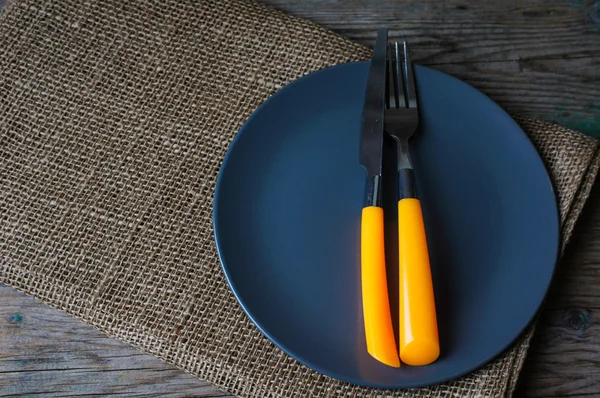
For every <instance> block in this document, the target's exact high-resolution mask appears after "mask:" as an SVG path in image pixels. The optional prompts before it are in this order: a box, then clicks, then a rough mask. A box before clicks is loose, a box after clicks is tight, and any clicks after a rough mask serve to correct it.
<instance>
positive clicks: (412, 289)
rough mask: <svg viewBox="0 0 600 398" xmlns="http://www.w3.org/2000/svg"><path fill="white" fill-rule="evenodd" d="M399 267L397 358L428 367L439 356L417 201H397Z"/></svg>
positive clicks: (422, 231)
mask: <svg viewBox="0 0 600 398" xmlns="http://www.w3.org/2000/svg"><path fill="white" fill-rule="evenodd" d="M398 240H399V242H398V243H399V244H398V249H399V257H398V263H399V266H400V284H399V289H400V359H401V360H402V362H404V363H406V364H408V365H412V366H422V365H428V364H430V363H432V362H434V361H435V360H436V359H437V358H438V356H439V355H440V344H439V337H438V327H437V316H436V309H435V298H434V294H433V283H432V280H431V267H430V264H429V253H428V249H427V239H426V236H425V226H424V223H423V213H422V210H421V202H420V201H419V200H418V199H416V198H406V199H401V200H400V201H399V202H398Z"/></svg>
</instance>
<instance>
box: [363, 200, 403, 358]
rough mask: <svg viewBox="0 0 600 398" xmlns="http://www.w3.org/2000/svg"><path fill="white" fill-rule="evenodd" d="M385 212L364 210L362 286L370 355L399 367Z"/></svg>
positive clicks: (372, 209)
mask: <svg viewBox="0 0 600 398" xmlns="http://www.w3.org/2000/svg"><path fill="white" fill-rule="evenodd" d="M383 231H384V230H383V209H382V208H381V207H378V206H368V207H365V208H363V210H362V225H361V282H362V300H363V318H364V324H365V337H366V341H367V351H368V352H369V354H370V355H371V356H372V357H373V358H375V359H377V360H378V361H380V362H382V363H384V364H386V365H389V366H393V367H396V368H397V367H399V366H400V359H399V358H398V351H397V349H396V340H395V336H394V329H393V326H392V317H391V313H390V302H389V297H388V286H387V276H386V268H385V252H384V240H383Z"/></svg>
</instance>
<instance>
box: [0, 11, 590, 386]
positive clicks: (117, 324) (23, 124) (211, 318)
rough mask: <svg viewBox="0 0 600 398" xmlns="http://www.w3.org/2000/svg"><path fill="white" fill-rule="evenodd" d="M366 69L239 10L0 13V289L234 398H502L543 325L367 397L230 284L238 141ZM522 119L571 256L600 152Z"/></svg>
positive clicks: (298, 28)
mask: <svg viewBox="0 0 600 398" xmlns="http://www.w3.org/2000/svg"><path fill="white" fill-rule="evenodd" d="M369 56H370V50H369V49H367V48H365V47H362V46H360V45H357V44H355V43H352V42H350V41H348V40H346V39H344V38H342V37H339V36H337V35H335V34H333V33H332V32H330V31H327V30H325V29H323V28H321V27H318V26H316V25H314V24H311V23H309V22H307V21H303V20H300V19H297V18H294V17H291V16H289V15H286V14H283V13H281V12H278V11H275V10H272V9H270V8H267V7H265V6H263V5H260V4H257V3H253V2H250V1H246V0H228V1H202V2H192V1H189V2H188V1H184V2H179V1H164V0H161V1H156V2H152V1H139V2H136V1H129V2H121V1H118V0H114V1H106V2H98V3H90V2H80V1H77V0H65V1H62V2H42V1H26V0H16V1H12V2H10V3H9V4H8V5H7V6H6V7H5V9H4V10H3V13H2V15H1V16H0V155H1V158H0V159H1V161H0V184H1V185H0V281H1V282H3V283H7V284H10V285H12V286H14V287H16V288H17V289H19V290H22V291H24V292H26V293H28V294H31V295H33V296H36V297H38V298H41V299H42V300H44V301H45V302H46V303H48V304H50V305H52V306H54V307H56V308H59V309H61V310H64V311H66V312H68V313H70V314H72V315H74V316H76V317H78V318H79V319H82V320H83V321H85V322H87V323H89V324H91V325H93V326H95V327H97V328H98V329H100V330H102V331H103V332H104V333H106V334H107V335H109V336H113V337H115V338H117V339H119V340H122V341H125V342H127V343H130V344H133V345H134V346H136V347H138V348H140V349H141V350H143V351H146V352H150V353H152V354H154V355H156V356H158V357H160V358H163V359H165V360H166V361H168V362H170V363H172V364H174V365H176V366H178V367H180V368H182V369H185V370H186V371H188V372H191V373H193V374H196V375H198V376H199V377H201V378H203V379H206V380H208V381H210V382H212V383H214V384H216V385H217V386H220V387H222V388H223V389H225V390H228V391H230V392H231V393H233V394H237V395H239V396H244V397H338V396H346V397H375V396H384V395H390V396H392V395H393V396H401V395H402V396H406V397H416V396H422V397H445V396H454V397H488V396H490V397H492V396H494V397H495V396H503V395H509V394H510V393H511V391H512V390H513V389H514V386H515V382H516V380H517V376H518V373H519V371H520V369H521V366H522V363H523V360H524V358H525V354H526V351H527V348H528V345H529V341H530V338H531V334H532V332H533V329H534V328H533V327H530V328H529V330H528V332H527V333H525V335H524V336H522V337H521V338H520V339H519V341H518V342H516V343H515V344H514V346H513V347H512V348H511V349H509V350H507V351H506V352H505V353H504V354H502V355H501V356H500V357H499V358H497V359H495V360H494V361H493V362H491V363H490V364H488V365H487V366H485V367H484V368H483V369H481V370H479V371H477V372H475V373H473V374H471V375H468V376H465V377H462V378H460V379H458V380H455V381H452V382H450V383H446V384H443V385H440V386H436V387H433V388H429V389H417V390H408V391H382V390H373V389H368V388H362V387H357V386H353V385H349V384H346V383H342V382H338V381H336V380H332V379H329V378H327V377H324V376H322V375H320V374H318V373H316V372H314V371H312V370H310V369H308V368H306V367H304V366H302V365H300V364H299V363H297V362H296V361H295V360H293V359H292V358H290V357H288V356H287V355H285V354H284V353H282V352H281V351H279V350H278V349H277V348H275V346H274V345H272V344H271V343H270V342H269V341H268V340H267V339H266V338H264V337H263V336H262V335H261V333H260V332H259V331H258V329H257V328H256V327H255V326H254V325H253V324H251V322H250V321H249V319H248V318H247V317H246V315H245V314H244V313H243V311H242V309H241V308H240V306H239V305H238V304H237V302H236V301H235V299H234V297H233V295H232V294H231V293H230V291H229V289H228V287H227V284H226V281H225V279H224V276H223V273H222V272H221V269H220V266H219V262H218V258H217V254H216V249H215V244H214V239H213V232H212V223H211V215H212V195H213V191H214V187H215V180H216V177H217V173H218V170H219V167H220V165H221V161H222V159H223V156H224V154H225V151H226V150H227V147H228V145H229V143H230V142H231V140H232V138H233V137H234V135H235V134H236V132H237V131H238V129H239V128H240V126H241V125H242V123H243V122H244V121H245V120H246V118H247V117H248V116H249V115H250V114H251V112H252V111H253V110H254V109H256V107H257V106H258V105H259V104H260V103H261V102H262V101H264V100H265V99H266V98H267V97H268V96H269V95H271V94H272V93H273V92H275V91H276V90H277V89H278V88H280V87H282V86H283V85H285V84H286V83H289V82H290V81H292V80H294V79H296V78H298V77H299V76H301V75H303V74H306V73H309V72H312V71H315V70H318V69H320V68H323V67H326V66H330V65H333V64H336V63H342V62H347V61H352V60H359V59H366V58H368V57H369ZM518 122H519V123H520V124H521V125H522V126H523V128H524V129H525V130H526V132H527V133H528V134H529V136H530V137H531V139H532V141H533V142H534V144H535V145H536V146H537V148H538V149H539V152H540V154H541V155H542V157H543V159H544V161H545V162H546V164H547V166H548V168H549V170H550V172H551V175H552V178H553V182H554V184H555V188H556V193H557V196H558V199H559V204H560V213H561V221H562V233H563V235H562V242H563V247H564V245H565V244H566V243H567V241H568V239H569V237H570V236H571V233H572V230H573V226H574V224H575V222H576V220H577V218H578V216H579V214H580V212H581V209H582V206H583V204H584V203H585V200H586V198H587V196H588V193H589V190H590V188H591V185H592V182H593V180H594V176H595V175H596V172H597V170H598V165H599V162H600V158H599V157H598V151H597V149H598V144H597V142H596V140H594V139H591V138H589V137H585V136H583V135H580V134H578V133H575V132H573V131H570V130H567V129H564V128H561V127H559V126H556V125H550V124H546V123H542V122H539V121H536V120H532V119H529V118H518ZM562 266H568V264H563V265H562Z"/></svg>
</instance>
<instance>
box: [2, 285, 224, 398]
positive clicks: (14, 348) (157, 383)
mask: <svg viewBox="0 0 600 398" xmlns="http://www.w3.org/2000/svg"><path fill="white" fill-rule="evenodd" d="M0 336H1V337H0V397H9V396H35V395H42V396H44V397H77V396H84V395H85V396H90V395H92V396H112V395H122V396H127V397H138V396H140V397H141V396H143V397H190V396H194V397H225V398H227V397H231V396H229V395H227V394H225V393H223V392H222V391H220V390H218V389H217V388H215V387H213V386H212V385H210V384H209V383H206V382H203V381H201V380H199V379H198V378H197V377H195V376H192V375H189V374H186V373H184V372H182V371H180V370H178V369H175V368H174V367H173V366H171V365H168V364H166V363H164V362H162V361H161V360H159V359H158V358H155V357H153V356H151V355H147V354H143V353H141V352H140V351H138V350H136V349H134V348H132V347H130V346H128V345H125V344H122V343H120V342H118V341H116V340H114V339H111V338H108V337H106V336H105V335H103V334H102V333H100V332H99V331H97V330H96V329H94V328H92V327H91V326H88V325H86V324H84V323H82V322H80V321H78V320H76V319H75V318H73V317H71V316H70V315H67V314H65V313H63V312H60V311H58V310H55V309H52V308H50V307H48V306H46V305H45V304H43V303H41V302H40V301H39V300H36V299H33V298H31V297H28V296H25V295H23V294H22V293H19V292H17V291H15V290H14V289H12V288H10V287H8V286H5V285H0Z"/></svg>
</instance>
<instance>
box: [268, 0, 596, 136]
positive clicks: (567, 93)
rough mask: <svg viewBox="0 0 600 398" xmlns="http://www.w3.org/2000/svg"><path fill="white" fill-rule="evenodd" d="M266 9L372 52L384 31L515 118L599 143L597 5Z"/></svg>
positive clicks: (312, 0) (318, 0)
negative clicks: (556, 127) (525, 117)
mask: <svg viewBox="0 0 600 398" xmlns="http://www.w3.org/2000/svg"><path fill="white" fill-rule="evenodd" d="M265 2H266V3H269V4H270V5H272V6H274V7H275V8H278V9H281V10H283V11H286V12H288V13H290V14H293V15H296V16H299V17H303V18H307V19H309V20H312V21H314V22H316V23H318V24H321V25H323V26H325V27H327V28H330V29H332V30H334V31H336V32H338V33H340V34H341V35H344V36H346V37H349V38H351V39H353V40H355V41H358V42H361V43H364V44H366V45H370V46H372V45H373V43H374V40H375V29H376V28H377V27H378V26H383V25H385V26H387V27H389V28H390V29H391V31H390V37H391V38H397V39H406V40H407V41H408V42H409V43H410V47H411V52H412V54H413V60H414V61H415V62H416V63H419V64H423V65H427V66H430V67H433V68H435V69H438V70H441V71H443V72H446V73H450V74H452V75H454V76H456V77H458V78H460V79H462V80H464V81H466V82H468V83H469V84H472V85H473V86H475V87H476V88H478V89H479V90H481V91H483V92H484V93H486V94H487V95H489V96H490V97H491V98H492V99H494V100H495V101H496V102H498V103H499V104H500V105H501V106H503V107H504V108H506V109H507V110H509V111H513V112H520V113H523V114H527V115H531V116H535V117H539V118H541V119H544V120H549V121H554V122H559V123H561V124H563V125H565V126H568V127H571V128H574V129H576V130H580V131H582V132H584V133H586V134H591V135H598V136H600V1H598V0H595V1H594V0H572V1H557V0H551V1H540V0H518V1H517V0H514V1H504V0H493V1H481V2H476V3H472V2H468V1H465V0H444V1H421V0H379V1H376V2H366V1H341V0H337V1H335V0H326V1H323V0H305V1H291V0H265Z"/></svg>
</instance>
